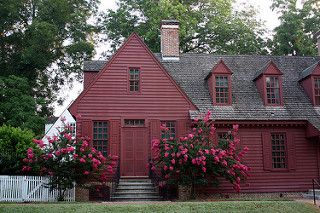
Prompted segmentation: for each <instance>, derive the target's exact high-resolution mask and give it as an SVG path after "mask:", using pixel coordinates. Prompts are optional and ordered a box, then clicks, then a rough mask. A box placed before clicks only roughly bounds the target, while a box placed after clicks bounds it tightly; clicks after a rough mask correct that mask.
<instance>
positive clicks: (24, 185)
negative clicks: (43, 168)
mask: <svg viewBox="0 0 320 213" xmlns="http://www.w3.org/2000/svg"><path fill="white" fill-rule="evenodd" d="M21 186H22V202H24V201H26V199H27V195H28V193H27V191H28V181H27V176H23V178H22V184H21Z"/></svg>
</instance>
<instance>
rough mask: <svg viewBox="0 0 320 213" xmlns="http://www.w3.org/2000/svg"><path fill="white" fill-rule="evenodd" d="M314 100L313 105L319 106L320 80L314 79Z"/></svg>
mask: <svg viewBox="0 0 320 213" xmlns="http://www.w3.org/2000/svg"><path fill="white" fill-rule="evenodd" d="M314 99H315V105H318V106H319V105H320V78H319V77H318V78H314Z"/></svg>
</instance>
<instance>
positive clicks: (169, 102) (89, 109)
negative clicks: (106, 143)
mask: <svg viewBox="0 0 320 213" xmlns="http://www.w3.org/2000/svg"><path fill="white" fill-rule="evenodd" d="M130 67H139V68H140V75H141V78H140V79H141V82H140V86H141V88H140V90H141V92H140V93H137V94H132V93H130V92H128V69H129V68H130ZM74 105H76V107H75V106H71V108H75V109H76V112H74V111H73V113H74V114H75V113H76V114H80V115H81V116H82V118H83V119H87V118H90V119H92V120H95V119H99V120H103V119H112V118H120V117H123V118H125V117H130V116H131V117H136V118H139V117H142V118H148V119H161V120H167V119H168V120H177V119H188V111H189V110H190V109H196V108H195V106H194V105H193V104H192V103H191V102H190V100H189V99H188V98H187V97H186V96H185V95H184V93H183V92H182V91H181V90H180V89H179V87H178V86H177V85H176V84H175V83H174V81H173V80H172V79H171V78H170V77H169V75H168V74H167V73H166V71H164V70H163V68H162V67H161V65H160V64H159V63H158V62H157V61H156V60H155V58H154V56H153V55H152V54H151V53H150V52H149V51H148V49H147V48H146V46H145V45H144V44H143V43H142V41H141V40H140V38H138V36H131V37H130V38H129V39H128V41H127V42H126V43H125V45H124V46H123V47H122V48H121V49H120V50H119V51H118V53H117V54H116V55H115V56H114V57H113V58H112V59H111V60H110V64H109V65H107V66H106V67H105V69H104V70H102V71H101V72H100V73H99V74H98V77H97V79H95V80H94V83H93V84H91V85H90V86H89V89H87V90H85V91H84V92H83V94H82V95H80V97H79V98H78V100H76V103H75V104H74Z"/></svg>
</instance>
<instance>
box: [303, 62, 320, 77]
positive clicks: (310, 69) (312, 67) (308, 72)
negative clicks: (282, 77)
mask: <svg viewBox="0 0 320 213" xmlns="http://www.w3.org/2000/svg"><path fill="white" fill-rule="evenodd" d="M318 64H320V61H317V62H316V63H315V64H313V65H311V66H310V67H308V68H307V69H305V70H303V71H302V72H301V74H300V79H299V80H302V79H304V78H305V77H307V76H309V75H310V74H312V72H313V71H314V69H315V68H316V66H318Z"/></svg>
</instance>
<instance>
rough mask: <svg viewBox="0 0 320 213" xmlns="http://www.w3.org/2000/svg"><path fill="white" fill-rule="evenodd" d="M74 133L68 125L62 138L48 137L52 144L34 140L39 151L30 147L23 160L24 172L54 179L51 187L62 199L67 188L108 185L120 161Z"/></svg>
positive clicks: (58, 136)
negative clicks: (97, 182)
mask: <svg viewBox="0 0 320 213" xmlns="http://www.w3.org/2000/svg"><path fill="white" fill-rule="evenodd" d="M71 131H72V127H71V126H70V125H65V127H64V129H63V130H62V131H60V132H59V134H58V135H56V136H53V137H48V144H44V142H43V141H42V140H36V139H34V140H33V142H34V143H35V144H37V146H38V147H39V149H37V150H33V149H32V148H29V149H28V150H27V153H26V158H24V159H23V162H24V166H23V168H22V171H24V172H26V173H28V172H32V173H33V174H34V173H38V174H39V175H48V176H50V183H49V186H50V188H51V189H59V192H60V195H59V198H60V199H63V196H64V193H65V191H66V190H67V189H71V188H73V187H74V183H76V184H78V185H81V184H83V183H85V182H87V181H88V180H90V181H92V180H94V181H99V182H101V183H102V184H104V183H105V182H107V181H108V178H109V177H111V175H112V174H113V173H114V168H115V166H116V164H117V160H118V157H117V156H107V157H106V156H103V155H102V153H101V152H100V151H98V150H96V149H94V148H93V147H92V146H91V143H90V141H89V139H88V138H81V139H80V140H76V139H74V138H73V137H72V135H71Z"/></svg>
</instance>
